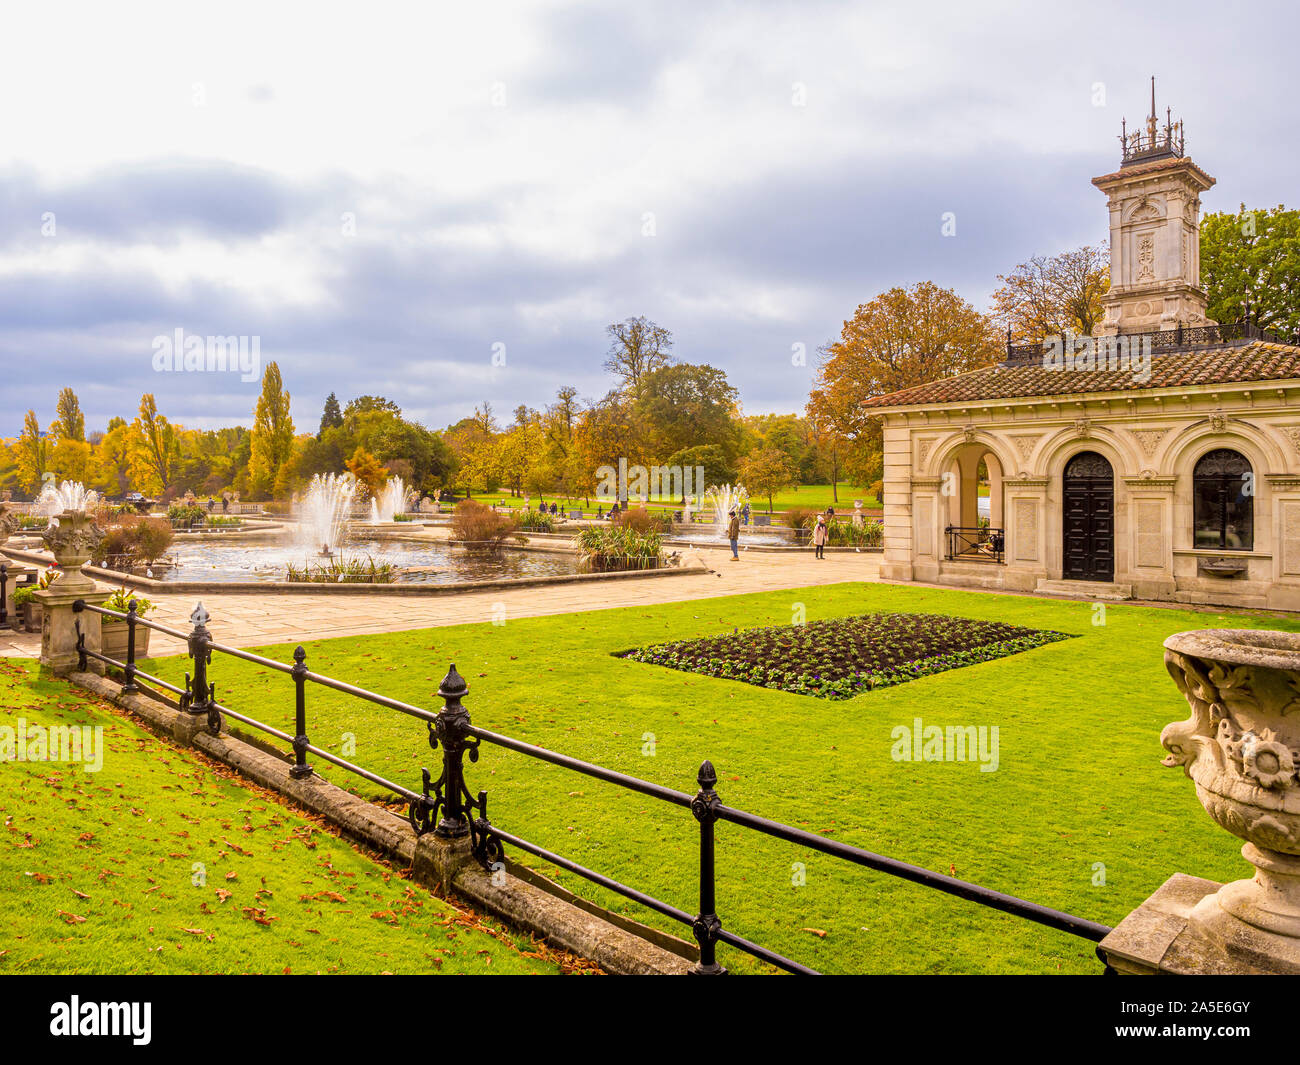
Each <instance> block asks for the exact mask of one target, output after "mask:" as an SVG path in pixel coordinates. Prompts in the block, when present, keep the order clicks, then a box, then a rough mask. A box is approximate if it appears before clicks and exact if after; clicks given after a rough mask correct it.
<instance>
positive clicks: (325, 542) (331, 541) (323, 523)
mask: <svg viewBox="0 0 1300 1065" xmlns="http://www.w3.org/2000/svg"><path fill="white" fill-rule="evenodd" d="M356 495H357V480H356V478H355V477H353V476H352V474H350V473H342V474H338V473H327V474H319V473H318V474H316V476H314V477H313V478H312V479H311V484H309V485H308V486H307V491H306V493H305V494H304V495H303V498H302V503H301V505H300V507H299V513H298V544H299V546H301V547H303V548H304V549H307V550H311V551H314V552H316V553H317V554H318V555H320V556H321V557H322V558H333V557H334V549H335V548H336V547H339V546H340V545H341V544H342V543H343V540H344V538H345V536H346V534H347V525H348V518H349V517H350V516H351V514H352V501H353V500H354V499H355V498H356Z"/></svg>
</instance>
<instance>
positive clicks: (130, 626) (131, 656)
mask: <svg viewBox="0 0 1300 1065" xmlns="http://www.w3.org/2000/svg"><path fill="white" fill-rule="evenodd" d="M138 610H139V605H138V604H137V603H136V601H135V600H134V599H132V600H131V601H130V602H129V603H127V604H126V668H125V669H124V670H123V674H124V677H125V683H123V685H122V691H124V692H138V691H139V690H140V685H138V684H137V683H136V682H135V623H136V621H138V620H139V614H138V613H137V611H138Z"/></svg>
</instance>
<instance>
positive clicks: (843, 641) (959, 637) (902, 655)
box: [618, 614, 1070, 699]
mask: <svg viewBox="0 0 1300 1065" xmlns="http://www.w3.org/2000/svg"><path fill="white" fill-rule="evenodd" d="M1069 638H1070V637H1069V635H1068V634H1067V633H1063V632H1052V631H1046V630H1039V629H1028V628H1023V627H1022V626H1019V625H1005V624H1003V623H1001V622H997V621H975V620H972V619H970V618H955V617H948V616H946V615H943V614H861V615H857V616H855V617H845V618H832V619H831V620H829V621H815V622H812V623H810V624H807V625H782V626H773V627H771V628H766V629H748V630H746V631H744V632H737V633H733V634H731V635H726V636H713V637H706V638H703V639H698V640H684V641H681V642H678V643H665V644H656V645H653V646H651V647H640V648H636V649H634V650H631V651H624V652H623V653H622V654H621V655H619V656H618V657H620V658H630V659H633V660H634V661H637V662H648V663H651V664H653V665H657V666H667V667H668V668H669V669H680V670H685V671H686V672H688V673H703V674H705V675H706V676H710V677H721V678H724V679H727V680H740V681H744V682H745V683H747V684H757V685H759V686H760V687H763V688H777V689H780V690H781V691H787V692H793V693H795V694H798V695H816V696H820V697H822V698H826V699H849V698H852V697H853V696H854V695H857V694H859V693H861V692H864V691H869V690H871V689H872V688H884V687H888V686H890V685H893V684H902V683H904V682H906V681H909V680H916V679H917V678H918V677H925V676H929V675H930V674H933V673H942V672H944V671H945V670H949V669H960V668H961V667H962V666H969V665H973V664H974V663H976V662H988V661H991V660H993V659H995V658H1005V657H1007V656H1008V655H1014V654H1019V653H1020V652H1021V651H1028V650H1030V649H1031V648H1034V647H1041V646H1042V645H1044V644H1048V643H1055V642H1056V641H1057V640H1066V639H1069Z"/></svg>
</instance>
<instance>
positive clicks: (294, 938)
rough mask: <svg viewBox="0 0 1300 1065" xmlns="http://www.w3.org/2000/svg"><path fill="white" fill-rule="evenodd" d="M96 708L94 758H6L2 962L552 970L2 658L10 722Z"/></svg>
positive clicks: (12, 969)
mask: <svg viewBox="0 0 1300 1065" xmlns="http://www.w3.org/2000/svg"><path fill="white" fill-rule="evenodd" d="M20 719H21V720H24V721H25V722H26V724H27V726H32V725H40V726H42V727H44V728H47V729H48V728H51V727H57V726H62V725H74V726H102V727H103V730H104V731H103V761H102V767H101V768H100V769H99V770H98V771H91V770H90V769H89V768H88V766H87V765H85V764H81V763H75V762H51V761H41V762H18V761H5V762H0V813H2V814H3V820H4V831H3V833H0V915H2V918H3V919H2V920H0V973H192V972H222V973H281V972H295V973H312V972H320V973H335V972H341V973H379V972H394V973H434V972H442V973H495V972H506V973H554V972H557V971H559V965H558V964H557V959H556V956H555V955H554V954H553V953H552V952H549V951H545V950H543V951H541V952H539V951H538V948H537V947H536V946H534V945H533V944H532V943H531V942H530V941H529V940H528V939H527V938H526V937H522V936H519V935H517V934H515V933H512V932H507V931H505V930H503V929H502V928H501V927H500V926H499V925H497V924H495V923H494V922H490V921H487V920H486V919H484V918H481V917H480V916H478V915H476V914H473V913H472V912H471V911H468V910H465V909H462V908H457V907H454V906H452V905H449V904H448V903H447V902H445V901H444V900H442V899H439V898H437V897H436V896H434V895H432V894H430V893H429V892H428V891H427V890H425V889H424V888H422V887H420V886H419V885H417V884H414V883H411V882H410V881H408V880H407V879H406V878H405V876H404V875H403V874H402V873H400V872H398V871H396V870H394V869H392V868H390V867H388V866H387V865H386V864H383V863H380V862H378V861H376V860H374V859H373V858H371V857H370V856H368V855H366V854H364V853H362V852H361V851H360V850H359V849H358V848H356V847H355V846H354V845H352V844H351V843H348V842H346V841H344V840H342V839H340V838H339V837H338V836H336V835H334V834H333V833H332V832H331V831H327V830H325V829H324V828H323V827H322V823H321V822H319V821H317V820H315V819H311V818H309V817H307V816H306V815H303V814H300V813H297V812H294V811H293V810H291V809H290V808H289V807H287V806H286V805H284V804H282V803H281V802H280V801H278V800H277V799H276V798H275V797H273V796H271V795H269V794H267V793H265V792H261V791H258V790H256V789H251V788H250V787H248V786H247V785H246V784H245V783H244V782H243V781H242V780H241V779H240V778H239V777H237V776H235V775H234V774H232V773H230V772H228V771H226V770H225V769H223V768H221V767H218V766H215V765H214V764H212V763H210V762H207V761H206V760H204V759H202V758H200V757H199V756H198V755H196V754H195V753H194V752H191V751H181V750H179V749H177V748H175V747H173V746H172V745H171V744H169V743H167V742H166V741H164V740H161V739H159V738H157V737H156V736H154V735H152V734H151V733H148V732H146V731H145V730H144V729H142V728H141V727H140V726H138V725H136V724H135V723H134V722H132V721H130V720H128V719H126V718H125V717H124V716H122V715H121V714H119V713H117V712H114V711H111V710H110V709H109V708H107V707H104V706H100V705H95V704H94V703H92V702H90V701H89V700H87V699H86V698H85V697H84V693H81V692H79V691H78V690H77V689H74V688H72V687H71V686H70V685H68V684H66V683H65V682H63V681H57V680H48V679H41V678H40V677H39V676H38V675H37V674H35V673H34V672H29V671H28V670H27V669H25V668H24V667H22V666H21V665H17V664H15V663H14V662H13V661H12V660H4V661H0V726H8V727H9V728H13V729H17V728H18V723H19V720H20Z"/></svg>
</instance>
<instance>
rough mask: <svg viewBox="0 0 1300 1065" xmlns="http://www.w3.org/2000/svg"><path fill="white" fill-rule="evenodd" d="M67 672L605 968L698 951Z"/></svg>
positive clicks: (432, 879) (162, 707) (650, 969)
mask: <svg viewBox="0 0 1300 1065" xmlns="http://www.w3.org/2000/svg"><path fill="white" fill-rule="evenodd" d="M69 680H71V681H72V682H73V683H75V684H78V685H80V686H81V687H83V688H85V689H87V690H88V691H90V692H91V693H93V694H94V695H96V696H99V697H100V698H102V699H105V700H107V701H109V702H112V703H114V704H116V705H117V706H120V707H122V708H123V709H125V710H127V711H129V712H130V713H131V714H132V715H133V716H135V717H137V718H138V719H139V720H140V721H141V722H143V723H144V724H145V725H146V726H147V727H149V728H150V729H152V730H153V731H155V732H159V733H161V734H163V735H165V736H169V737H171V738H172V739H173V740H175V741H176V742H178V743H181V744H184V745H186V746H190V747H193V748H194V749H195V750H198V751H202V752H203V753H204V754H205V755H207V756H208V757H210V758H214V759H216V760H217V761H218V762H221V763H222V764H223V765H227V766H229V767H230V768H231V769H234V770H236V771H237V772H239V773H240V774H241V775H243V776H244V777H246V778H247V779H249V780H250V781H252V782H253V783H255V784H258V785H260V786H261V787H264V788H269V789H271V790H272V791H275V792H277V793H279V794H280V795H283V796H285V797H286V798H288V799H290V800H292V801H293V802H294V803H296V804H297V805H299V806H301V807H302V808H303V809H305V810H308V811H310V812H311V813H314V814H318V815H320V816H321V817H324V818H326V819H327V820H328V821H330V822H331V823H332V824H334V825H336V826H337V827H338V828H339V829H341V830H342V831H343V832H344V833H345V834H346V835H347V836H349V837H351V838H352V839H355V840H357V841H358V842H360V843H362V844H365V845H366V846H368V847H371V848H373V849H374V850H376V851H378V852H379V853H381V854H383V855H385V856H387V857H389V858H392V859H394V860H397V861H402V862H406V863H407V864H408V865H409V866H410V869H411V873H412V876H413V877H414V879H416V880H417V881H419V882H420V883H422V884H424V885H425V886H426V887H428V888H431V889H434V890H438V891H441V892H443V893H444V894H452V895H456V896H459V897H460V898H462V899H464V900H465V901H467V902H469V903H472V904H473V905H475V906H477V907H479V908H480V909H483V910H486V911H487V912H488V913H491V914H494V915H495V916H497V917H500V918H501V919H502V920H504V921H506V922H508V923H509V924H511V925H513V926H514V927H515V928H518V929H520V930H523V931H526V932H531V933H533V934H536V935H539V936H542V937H543V938H544V939H546V940H547V942H549V943H551V944H552V945H554V946H556V947H559V948H561V949H563V950H567V951H570V952H572V953H574V954H577V955H579V956H581V957H583V958H587V959H589V960H590V961H594V962H595V963H596V964H597V965H599V966H600V967H601V968H602V969H604V970H605V971H606V972H608V973H613V974H616V975H629V976H643V975H674V976H675V975H682V974H685V973H686V972H687V971H688V970H689V969H690V968H691V965H692V964H693V961H694V958H695V957H696V956H697V955H695V953H694V947H693V945H692V944H689V943H686V942H685V941H684V940H677V939H675V938H674V937H671V936H667V935H666V934H665V933H662V932H658V931H656V930H653V929H648V928H647V929H645V930H644V934H637V933H636V932H635V931H634V929H636V928H637V927H638V926H637V925H636V923H635V922H632V921H629V920H627V919H626V918H621V917H619V916H617V915H611V919H609V920H606V919H605V918H604V917H603V916H601V915H600V913H598V912H593V911H594V910H595V907H594V906H591V905H589V904H583V905H582V906H579V905H575V904H574V903H572V902H569V901H568V900H567V899H566V898H564V897H563V896H564V894H565V893H564V892H563V891H562V889H558V888H557V889H556V890H555V891H554V892H552V891H547V890H543V888H542V887H541V886H539V884H541V883H549V882H548V881H546V880H545V878H543V877H541V876H540V875H539V874H537V873H534V872H532V871H531V870H529V871H524V870H521V873H523V876H516V875H514V874H513V873H512V872H510V867H509V865H507V869H506V871H505V873H504V875H497V876H495V877H494V876H492V875H490V874H489V873H488V872H487V871H485V870H484V869H483V868H482V867H481V866H480V865H479V864H478V863H477V862H476V861H474V859H473V857H472V856H471V855H470V853H469V841H468V839H461V840H444V839H440V838H438V837H436V836H434V835H433V834H432V833H429V834H426V835H424V836H422V837H418V838H417V836H416V834H415V830H414V829H413V828H412V827H411V825H410V823H409V822H407V820H406V819H405V818H403V817H400V816H398V815H397V814H395V813H393V812H392V811H390V810H386V809H384V808H383V807H380V806H376V805H374V804H373V803H370V802H367V801H366V800H365V799H362V798H360V797H359V796H357V795H353V794H352V793H351V792H348V791H344V790H343V789H342V788H340V787H338V786H337V785H335V784H331V783H330V782H329V781H327V780H325V779H324V778H322V777H320V776H318V775H316V774H312V775H311V776H310V777H307V778H304V779H301V780H297V779H294V778H293V777H292V776H291V775H290V773H289V770H290V768H291V765H292V763H291V762H289V761H288V760H287V759H285V758H283V757H279V756H277V755H275V754H272V753H270V752H269V751H267V750H266V749H263V748H262V747H261V746H257V745H254V744H253V743H249V742H245V741H244V740H243V739H241V738H240V737H238V736H235V735H231V734H230V733H228V732H225V731H223V732H222V733H221V734H219V735H216V736H213V735H212V734H211V733H209V732H208V731H207V729H206V718H205V717H204V716H201V715H199V716H196V715H191V714H185V713H181V712H180V710H178V709H177V708H176V707H174V706H172V705H169V704H168V703H165V702H162V701H161V700H160V699H156V698H147V697H145V696H143V695H132V694H127V693H123V692H121V691H120V690H119V688H118V685H117V684H116V683H115V682H114V681H112V680H109V679H107V678H105V677H102V676H100V675H98V674H96V673H72V674H70V675H69ZM523 877H527V879H524V878H523ZM615 922H617V923H615ZM652 940H653V941H652ZM660 944H667V945H668V946H671V947H672V948H673V949H666V947H665V946H663V945H660Z"/></svg>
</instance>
